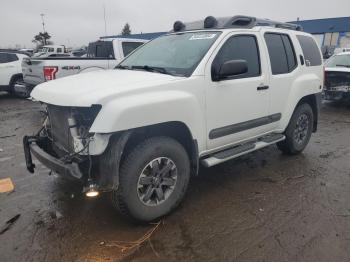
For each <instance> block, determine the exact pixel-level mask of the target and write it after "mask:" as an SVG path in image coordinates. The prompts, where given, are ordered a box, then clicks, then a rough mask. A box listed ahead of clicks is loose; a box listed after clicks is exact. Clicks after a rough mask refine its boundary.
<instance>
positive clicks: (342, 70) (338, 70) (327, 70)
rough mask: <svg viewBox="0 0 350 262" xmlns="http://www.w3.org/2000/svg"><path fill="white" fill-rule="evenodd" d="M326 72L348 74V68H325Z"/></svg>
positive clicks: (349, 70) (349, 69)
mask: <svg viewBox="0 0 350 262" xmlns="http://www.w3.org/2000/svg"><path fill="white" fill-rule="evenodd" d="M325 70H326V72H349V73H350V68H349V67H341V66H337V67H326V68H325Z"/></svg>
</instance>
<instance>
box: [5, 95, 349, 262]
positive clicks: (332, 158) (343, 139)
mask: <svg viewBox="0 0 350 262" xmlns="http://www.w3.org/2000/svg"><path fill="white" fill-rule="evenodd" d="M39 109H40V106H39V105H38V104H36V103H33V102H31V101H29V100H19V99H15V98H11V97H9V96H7V95H6V94H3V95H1V94H0V123H1V125H0V167H1V168H0V178H6V177H11V178H12V180H13V182H14V185H15V191H13V192H11V193H3V194H0V261H4V262H7V261H11V262H12V261H120V260H122V261H129V260H136V261H164V260H168V261H175V260H179V261H202V260H206V261H224V260H225V261H350V201H349V200H350V139H349V138H350V109H349V108H348V107H346V106H344V105H335V104H329V103H327V104H324V105H323V107H322V112H321V120H320V124H319V132H318V133H316V134H315V135H314V136H313V137H312V140H311V142H310V145H309V146H308V148H307V150H306V151H305V152H304V153H303V154H302V155H299V156H296V157H288V156H284V155H282V154H280V152H279V151H278V150H277V149H276V148H275V147H270V148H268V149H265V150H263V151H260V152H256V153H253V154H250V155H248V156H246V157H242V158H240V159H237V160H235V161H230V162H228V163H225V164H222V165H220V166H217V167H213V168H210V169H202V170H201V171H200V174H199V176H198V177H195V178H193V179H192V181H191V185H190V187H189V191H188V194H187V195H186V197H185V200H184V202H183V204H182V205H181V206H180V207H179V208H178V209H177V210H176V211H175V212H174V213H173V214H171V215H170V216H168V217H166V218H165V219H164V220H163V221H162V223H161V225H160V226H159V227H158V229H157V230H156V231H155V233H154V234H153V235H152V237H151V241H146V242H145V243H144V244H143V245H142V246H141V247H140V248H138V249H132V250H124V251H123V250H122V249H121V248H120V247H118V246H117V245H116V244H120V242H117V241H135V240H138V239H139V238H141V237H142V236H143V235H144V234H145V233H146V232H147V231H148V230H150V229H151V228H152V227H153V226H152V225H150V226H135V225H131V224H129V223H128V222H127V221H124V220H123V219H122V218H121V217H120V216H119V215H118V213H116V212H115V211H114V210H113V209H112V208H111V206H110V204H109V202H108V196H102V197H99V198H98V199H93V200H91V199H88V200H87V199H85V198H84V197H83V196H82V195H81V194H80V190H81V189H80V187H79V185H76V184H71V183H69V182H67V181H64V180H62V179H61V178H59V177H57V176H56V175H54V174H53V175H51V176H49V175H48V174H49V170H47V169H46V168H44V167H43V166H41V165H40V164H38V163H37V166H38V168H37V171H36V173H35V174H30V173H28V172H27V171H26V169H25V164H24V157H23V153H22V147H21V139H22V136H23V135H24V134H30V133H33V132H35V131H36V130H37V129H38V126H39V124H40V123H39V122H40V113H39ZM18 214H19V215H20V216H19V218H18V220H17V221H15V222H14V224H13V225H12V227H10V228H9V229H8V230H7V231H5V232H3V231H4V230H3V228H4V227H3V226H4V225H5V224H6V221H8V220H9V219H11V218H13V217H15V216H16V215H18ZM124 245H125V244H124Z"/></svg>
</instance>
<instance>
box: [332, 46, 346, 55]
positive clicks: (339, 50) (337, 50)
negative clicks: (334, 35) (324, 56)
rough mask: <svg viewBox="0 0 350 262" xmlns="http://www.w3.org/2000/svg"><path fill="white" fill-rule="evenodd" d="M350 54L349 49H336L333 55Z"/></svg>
mask: <svg viewBox="0 0 350 262" xmlns="http://www.w3.org/2000/svg"><path fill="white" fill-rule="evenodd" d="M344 52H350V47H337V48H335V49H334V54H335V55H337V54H339V53H344Z"/></svg>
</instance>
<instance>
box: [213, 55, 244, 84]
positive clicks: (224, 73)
mask: <svg viewBox="0 0 350 262" xmlns="http://www.w3.org/2000/svg"><path fill="white" fill-rule="evenodd" d="M247 72H248V64H247V61H245V60H229V61H226V62H225V63H223V64H222V65H221V66H220V69H219V72H218V73H216V74H215V77H214V75H213V80H216V81H220V80H222V79H225V78H228V77H232V76H237V75H242V74H245V73H247Z"/></svg>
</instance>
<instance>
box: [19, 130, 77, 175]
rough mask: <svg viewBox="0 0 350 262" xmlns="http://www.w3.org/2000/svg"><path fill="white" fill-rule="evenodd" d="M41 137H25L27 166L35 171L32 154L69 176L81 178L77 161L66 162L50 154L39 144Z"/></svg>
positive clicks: (24, 147)
mask: <svg viewBox="0 0 350 262" xmlns="http://www.w3.org/2000/svg"><path fill="white" fill-rule="evenodd" d="M38 140H39V137H37V136H25V137H24V138H23V149H24V156H25V160H26V166H27V169H28V171H29V172H31V173H34V168H35V164H34V163H33V161H32V155H34V156H35V158H36V159H38V160H39V162H41V163H42V164H43V165H44V166H46V167H47V168H49V169H51V170H52V171H54V172H56V173H58V174H59V175H62V176H64V177H67V178H76V179H81V178H82V177H83V174H82V173H81V171H80V169H79V166H78V164H77V163H74V162H73V163H65V162H63V161H62V160H60V159H58V158H56V157H54V156H52V155H50V154H48V153H47V152H45V151H44V150H43V149H42V148H41V147H40V146H39V145H38Z"/></svg>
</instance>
